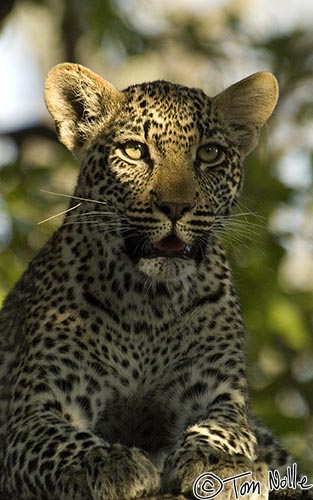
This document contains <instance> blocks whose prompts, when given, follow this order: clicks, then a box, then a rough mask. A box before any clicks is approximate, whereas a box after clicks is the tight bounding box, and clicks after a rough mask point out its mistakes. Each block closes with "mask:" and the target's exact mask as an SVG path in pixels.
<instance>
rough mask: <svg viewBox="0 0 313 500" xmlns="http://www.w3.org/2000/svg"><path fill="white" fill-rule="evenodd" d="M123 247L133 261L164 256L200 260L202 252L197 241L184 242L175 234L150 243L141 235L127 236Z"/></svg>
mask: <svg viewBox="0 0 313 500" xmlns="http://www.w3.org/2000/svg"><path fill="white" fill-rule="evenodd" d="M125 249H126V253H127V254H128V256H129V257H130V258H131V259H132V260H133V261H135V262H137V261H138V260H139V259H155V258H158V257H165V258H168V259H193V260H196V261H199V260H201V258H202V252H201V248H200V245H199V243H197V242H195V243H193V244H192V245H188V244H186V243H185V242H184V241H183V240H181V239H180V238H179V237H178V236H176V235H175V234H170V235H169V236H166V237H165V238H163V239H161V240H159V241H157V242H155V243H150V242H149V241H148V240H147V239H144V238H143V237H142V236H134V235H131V236H127V237H126V238H125Z"/></svg>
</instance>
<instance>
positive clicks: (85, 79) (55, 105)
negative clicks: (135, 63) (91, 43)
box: [45, 63, 124, 158]
mask: <svg viewBox="0 0 313 500" xmlns="http://www.w3.org/2000/svg"><path fill="white" fill-rule="evenodd" d="M45 100H46V104H47V108H48V110H49V111H50V113H51V115H52V117H53V119H54V121H55V124H56V128H57V132H58V135H59V139H60V141H62V142H63V144H65V146H66V147H67V148H68V149H69V150H70V151H72V152H73V153H74V154H75V155H76V156H77V157H78V158H80V157H81V156H83V153H84V151H85V149H86V147H88V145H89V144H90V141H91V140H92V139H93V138H94V137H95V136H96V135H97V133H99V132H100V131H101V126H102V125H103V123H105V122H107V121H108V120H110V119H112V117H113V116H115V115H116V114H117V113H118V111H119V109H120V108H121V106H122V103H123V100H124V96H123V94H122V92H119V91H118V90H117V89H116V88H115V87H114V86H113V85H112V84H111V83H109V82H107V81H106V80H104V79H103V78H102V77H101V76H99V75H97V74H96V73H94V72H93V71H91V70H90V69H88V68H85V67H84V66H81V65H80V64H71V63H63V64H58V65H57V66H55V67H54V68H52V69H51V70H50V71H49V74H48V76H47V80H46V88H45Z"/></svg>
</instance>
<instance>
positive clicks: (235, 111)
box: [213, 72, 278, 156]
mask: <svg viewBox="0 0 313 500" xmlns="http://www.w3.org/2000/svg"><path fill="white" fill-rule="evenodd" d="M277 99H278V83H277V80H276V78H275V76H274V75H272V73H268V72H260V73H255V74H254V75H251V76H249V77H248V78H245V79H244V80H241V81H240V82H238V83H235V84H234V85H232V86H231V87H228V88H227V89H225V90H224V91H223V92H221V93H220V94H218V95H217V96H215V97H213V109H214V110H215V112H216V114H217V116H218V118H219V119H220V120H221V121H222V122H223V124H224V125H226V126H228V127H227V128H228V130H229V133H230V135H231V139H232V140H233V141H234V142H235V144H237V146H238V147H239V149H240V150H241V152H242V153H243V155H244V156H245V155H247V154H248V153H250V151H251V150H252V149H253V148H254V147H255V146H256V145H257V142H258V136H259V131H260V128H261V127H262V126H263V125H264V124H265V122H266V121H267V120H268V118H269V117H270V115H271V114H272V112H273V110H274V108H275V106H276V103H277Z"/></svg>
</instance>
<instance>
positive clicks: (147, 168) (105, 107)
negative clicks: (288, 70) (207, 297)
mask: <svg viewBox="0 0 313 500" xmlns="http://www.w3.org/2000/svg"><path fill="white" fill-rule="evenodd" d="M277 97H278V87H277V81H276V79H275V77H274V76H273V75H272V74H271V73H267V72H261V73H256V74H254V75H252V76H250V77H248V78H246V79H244V80H242V81H240V82H238V83H236V84H234V85H232V86H231V87H229V88H227V89H226V90H224V91H223V92H221V93H220V94H218V95H217V96H215V97H213V98H212V97H208V96H207V95H206V94H205V93H204V92H203V91H202V90H199V89H194V88H188V87H184V86H180V85H176V84H173V83H170V82H166V81H155V82H150V83H143V84H139V85H133V86H131V87H129V88H127V89H125V90H123V91H118V90H117V89H116V88H115V87H113V86H112V85H111V84H110V83H108V82H107V81H105V80H103V79H102V78H101V77H100V76H98V75H96V74H95V73H93V72H92V71H90V70H89V69H87V68H84V67H83V66H80V65H76V64H60V65H58V66H56V67H54V68H53V69H52V70H51V71H50V73H49V75H48V78H47V83H46V103H47V106H48V109H49V111H50V113H51V114H52V116H53V118H54V120H55V122H56V126H57V131H58V134H59V137H60V140H61V141H62V142H63V143H64V144H65V145H66V146H67V147H68V148H69V149H70V150H71V151H72V152H73V153H74V155H75V156H76V157H77V158H78V159H79V161H80V163H81V171H80V176H79V181H78V185H77V190H76V195H77V196H80V197H84V198H87V199H93V200H97V201H100V202H105V203H107V206H108V207H109V211H111V216H110V215H108V213H106V215H102V216H103V223H104V221H105V222H106V223H107V224H108V227H111V230H112V237H113V234H114V238H116V237H117V238H118V239H119V242H120V246H121V248H122V251H123V252H124V254H125V257H126V258H128V259H130V261H131V262H132V263H133V265H134V266H136V267H137V268H138V270H140V271H141V272H143V273H145V274H146V275H149V276H150V277H152V278H154V279H159V280H175V279H176V278H178V277H181V276H182V275H186V274H190V273H193V272H195V271H196V269H197V266H198V264H199V263H200V262H201V260H202V259H203V258H204V255H205V254H206V252H207V251H208V249H209V247H210V239H211V237H212V234H214V229H215V228H216V225H217V224H218V226H219V227H220V222H221V220H223V219H224V218H225V217H227V216H228V214H229V212H230V210H231V208H232V206H233V205H234V203H235V201H236V198H237V196H238V193H239V191H240V187H241V184H242V161H243V159H244V157H245V156H246V155H247V154H248V153H249V152H250V151H251V150H252V149H253V148H254V147H255V145H256V143H257V139H258V135H259V131H260V128H261V127H262V126H263V125H264V123H265V122H266V120H267V119H268V118H269V116H270V115H271V113H272V111H273V109H274V107H275V105H276V101H277ZM97 206H99V205H95V210H97ZM99 216H100V217H101V211H100V210H99ZM110 217H111V220H110ZM108 219H109V220H108ZM110 224H111V226H110ZM113 228H114V229H113Z"/></svg>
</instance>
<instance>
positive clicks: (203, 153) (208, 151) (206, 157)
mask: <svg viewBox="0 0 313 500" xmlns="http://www.w3.org/2000/svg"><path fill="white" fill-rule="evenodd" d="M224 159H225V153H224V151H223V149H222V148H221V147H220V146H218V145H217V144H204V145H203V146H200V148H199V149H198V151H197V160H199V161H201V163H205V164H206V165H211V166H212V167H213V166H215V165H219V164H220V163H222V162H223V161H224Z"/></svg>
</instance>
